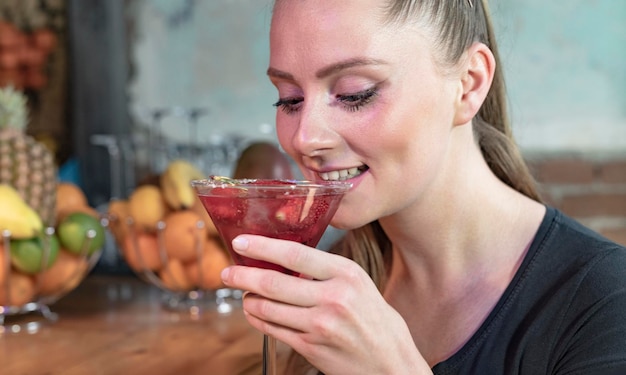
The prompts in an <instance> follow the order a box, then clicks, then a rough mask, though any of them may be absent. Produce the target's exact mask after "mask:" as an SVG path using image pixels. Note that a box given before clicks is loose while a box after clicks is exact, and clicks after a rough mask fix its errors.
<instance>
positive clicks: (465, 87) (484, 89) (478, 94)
mask: <svg viewBox="0 0 626 375" xmlns="http://www.w3.org/2000/svg"><path fill="white" fill-rule="evenodd" d="M495 70H496V60H495V58H494V56H493V53H492V52H491V50H490V49H489V47H487V46H486V45H484V44H483V43H474V44H473V45H472V46H471V47H470V48H469V49H468V50H467V52H466V55H465V58H464V60H463V62H462V65H461V76H460V77H461V81H460V82H461V93H460V95H459V97H458V99H457V103H456V115H455V118H454V120H455V121H454V124H455V125H463V124H467V123H468V122H470V121H471V120H472V119H473V118H474V116H476V113H478V110H479V109H480V106H481V105H482V104H483V102H484V100H485V98H486V97H487V93H488V92H489V88H490V87H491V82H492V81H493V76H494V72H495Z"/></svg>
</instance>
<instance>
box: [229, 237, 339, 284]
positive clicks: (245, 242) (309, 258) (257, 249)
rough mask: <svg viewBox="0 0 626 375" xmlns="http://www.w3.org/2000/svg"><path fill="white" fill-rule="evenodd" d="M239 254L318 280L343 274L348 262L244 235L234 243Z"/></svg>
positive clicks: (291, 244)
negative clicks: (342, 271)
mask: <svg viewBox="0 0 626 375" xmlns="http://www.w3.org/2000/svg"><path fill="white" fill-rule="evenodd" d="M232 245H233V250H234V251H236V252H237V253H239V254H241V255H244V256H247V257H250V258H255V259H259V260H265V261H268V262H271V263H275V264H278V265H281V266H283V267H285V268H287V269H290V270H292V271H295V272H298V273H301V274H304V275H308V276H309V277H311V278H314V279H317V280H327V279H330V278H332V277H334V276H336V275H339V274H341V270H342V269H343V268H344V267H346V266H347V262H348V260H347V259H346V258H344V257H342V256H339V255H336V254H331V253H327V252H325V251H321V250H317V249H315V248H311V247H308V246H305V245H302V244H299V243H297V242H293V241H287V240H279V239H274V238H269V237H263V236H257V235H249V234H246V235H240V236H237V237H236V238H235V239H234V240H233V242H232Z"/></svg>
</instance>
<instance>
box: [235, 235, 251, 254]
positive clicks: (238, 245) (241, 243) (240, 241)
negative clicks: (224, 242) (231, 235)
mask: <svg viewBox="0 0 626 375" xmlns="http://www.w3.org/2000/svg"><path fill="white" fill-rule="evenodd" d="M248 245H249V242H248V240H247V239H246V238H244V237H241V236H240V237H236V238H235V239H234V240H233V249H235V251H237V252H238V253H243V252H245V251H246V250H247V249H248Z"/></svg>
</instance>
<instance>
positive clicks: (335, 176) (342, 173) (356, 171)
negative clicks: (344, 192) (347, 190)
mask: <svg viewBox="0 0 626 375" xmlns="http://www.w3.org/2000/svg"><path fill="white" fill-rule="evenodd" d="M366 170H367V166H362V167H354V168H349V169H340V170H337V171H330V172H320V173H319V176H320V178H321V179H322V180H324V181H344V180H348V179H351V178H354V177H356V176H358V175H360V174H361V173H363V172H364V171H366Z"/></svg>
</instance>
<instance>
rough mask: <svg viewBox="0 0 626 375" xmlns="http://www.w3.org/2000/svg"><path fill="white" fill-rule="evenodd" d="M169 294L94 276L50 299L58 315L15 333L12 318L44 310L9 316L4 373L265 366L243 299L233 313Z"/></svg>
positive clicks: (102, 373)
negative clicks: (181, 303)
mask: <svg viewBox="0 0 626 375" xmlns="http://www.w3.org/2000/svg"><path fill="white" fill-rule="evenodd" d="M163 295H164V292H163V291H161V290H159V289H158V288H156V287H154V286H152V285H149V284H147V283H146V282H144V281H142V280H139V279H136V278H133V277H125V276H124V277H122V276H97V275H92V276H89V277H87V278H86V279H85V280H84V281H83V283H82V284H81V285H79V286H78V287H77V288H76V289H75V290H74V291H72V292H71V293H70V294H68V295H66V296H64V297H63V298H61V299H60V300H59V301H57V302H56V303H55V304H53V305H52V306H51V310H52V311H53V312H55V313H57V314H58V320H57V321H56V322H53V323H48V322H46V321H45V320H44V323H43V324H40V326H39V327H35V328H36V329H35V332H32V333H30V332H28V330H27V329H24V328H23V327H24V324H22V330H21V331H20V332H17V333H15V332H13V331H15V330H14V329H12V327H15V326H14V324H17V323H19V322H22V323H23V321H24V320H25V319H32V318H33V317H34V318H36V319H37V320H39V321H42V319H41V318H40V316H41V315H40V314H36V315H33V317H31V316H29V315H26V316H20V317H19V319H16V318H15V317H10V319H8V320H7V321H5V325H4V330H5V332H4V333H2V334H0V373H2V374H11V375H39V374H41V375H43V374H46V375H60V374H63V375H73V374H76V375H79V374H80V375H84V374H90V375H91V374H94V375H109V374H115V375H117V374H132V375H142V374H186V375H194V374H203V375H210V374H217V375H222V374H223V375H231V374H261V353H262V343H263V336H262V335H261V334H260V333H259V332H258V331H256V330H255V329H253V328H252V327H251V326H250V325H249V324H248V323H247V321H246V320H245V318H244V316H243V313H242V311H241V304H240V303H237V304H236V305H235V307H234V309H233V311H232V312H230V313H228V314H219V313H218V312H217V311H216V309H206V310H204V311H202V312H200V313H199V314H192V313H190V312H189V311H188V310H183V311H174V310H171V309H168V308H166V307H165V305H164V304H163V303H162V299H163ZM14 321H17V322H14ZM0 328H1V327H0Z"/></svg>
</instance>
